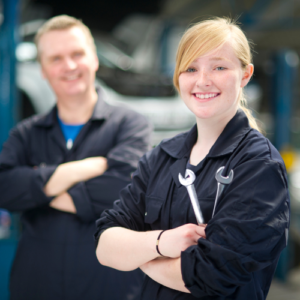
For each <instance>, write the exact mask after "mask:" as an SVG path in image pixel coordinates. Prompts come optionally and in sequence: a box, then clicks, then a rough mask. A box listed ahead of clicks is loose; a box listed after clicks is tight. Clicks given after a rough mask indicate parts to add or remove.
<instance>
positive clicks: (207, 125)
mask: <svg viewBox="0 0 300 300" xmlns="http://www.w3.org/2000/svg"><path fill="white" fill-rule="evenodd" d="M252 74H253V65H252V64H251V51H250V47H249V43H248V41H247V39H246V37H245V35H244V34H243V32H242V31H241V29H240V28H239V27H238V26H237V25H236V24H235V23H234V22H233V21H231V20H229V19H224V18H216V19H213V20H206V21H203V22H200V23H198V24H196V25H194V26H193V27H191V28H190V29H189V30H188V31H187V32H186V33H185V34H184V36H183V37H182V40H181V42H180V44H179V49H178V52H177V62H176V69H175V73H174V84H175V86H176V88H177V89H178V91H179V93H180V95H181V97H182V99H183V101H184V102H185V104H186V105H187V107H188V108H189V109H190V110H191V111H192V112H193V113H194V115H195V117H196V122H197V124H196V125H195V126H194V127H193V128H192V129H191V130H190V131H189V132H186V133H183V134H180V135H177V136H175V137H174V138H172V139H169V140H164V141H162V142H161V144H160V145H159V146H157V147H156V148H155V149H153V150H152V151H150V152H149V153H147V154H146V155H145V156H144V157H143V158H142V159H141V160H140V163H139V167H138V170H137V171H136V172H135V173H134V175H133V179H132V184H131V185H129V186H127V187H126V188H125V189H124V190H123V191H122V192H121V195H120V200H118V201H116V202H115V204H114V209H112V210H108V211H106V212H104V213H103V214H102V216H101V218H100V219H99V220H98V222H97V227H98V231H97V234H96V238H97V239H99V243H98V247H97V251H96V253H97V257H98V260H99V261H100V263H101V264H104V265H106V266H110V267H112V268H115V269H118V270H123V271H129V270H133V269H135V268H141V269H142V270H143V271H144V273H145V274H146V275H147V276H146V278H145V282H144V286H143V292H142V295H141V299H147V300H148V299H149V300H150V299H151V300H153V299H162V300H166V299H168V300H170V299H243V300H246V299H251V300H253V299H265V298H266V296H267V293H268V290H269V287H270V284H271V280H272V277H273V274H274V271H275V268H276V264H277V261H278V258H279V255H280V252H281V251H282V249H283V248H284V247H285V246H286V242H287V231H288V226H289V195H288V190H287V177H286V170H285V166H284V163H283V161H282V159H281V157H280V155H279V153H278V152H277V150H276V149H275V148H274V147H273V145H272V144H271V143H270V142H269V141H268V140H267V139H266V138H265V137H264V136H263V135H262V134H261V133H260V132H259V131H258V128H257V125H256V123H255V120H254V119H253V118H252V117H251V114H250V113H249V112H248V110H247V109H246V108H245V107H244V102H245V99H244V97H243V87H245V86H246V84H247V83H248V82H249V80H250V78H251V76H252ZM220 167H224V169H223V171H222V172H221V176H223V177H227V175H229V174H233V179H232V182H231V183H230V184H228V185H226V186H225V188H224V190H223V193H221V194H220V193H218V197H217V199H216V194H217V186H218V182H217V180H216V178H215V174H216V172H217V170H218V169H219V168H220ZM186 169H191V170H192V171H193V172H194V174H195V175H196V179H195V182H194V186H195V190H196V193H197V198H198V200H199V203H200V207H201V210H202V214H203V218H204V223H205V224H207V225H197V221H196V217H195V214H194V210H193V207H192V204H191V201H190V198H189V194H188V192H187V189H186V187H185V186H183V185H181V183H180V181H179V178H178V176H179V174H182V175H183V177H184V174H185V171H186ZM231 171H232V172H231ZM230 176H232V175H230ZM214 206H215V209H214ZM100 235H101V237H100ZM159 258H160V259H159ZM116 288H117V287H116Z"/></svg>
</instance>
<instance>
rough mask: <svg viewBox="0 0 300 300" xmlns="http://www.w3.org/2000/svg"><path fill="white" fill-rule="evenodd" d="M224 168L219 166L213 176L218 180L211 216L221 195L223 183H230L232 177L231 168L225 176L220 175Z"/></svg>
mask: <svg viewBox="0 0 300 300" xmlns="http://www.w3.org/2000/svg"><path fill="white" fill-rule="evenodd" d="M224 168H225V167H221V168H219V169H218V171H217V172H216V175H215V178H216V180H217V182H218V189H217V195H216V199H215V205H214V210H213V213H212V216H211V217H213V216H214V214H215V210H216V206H217V203H218V200H219V198H220V197H221V194H222V192H223V190H224V187H225V185H226V184H230V183H231V181H232V179H233V170H231V171H230V173H229V175H228V176H227V177H224V176H222V172H223V170H224Z"/></svg>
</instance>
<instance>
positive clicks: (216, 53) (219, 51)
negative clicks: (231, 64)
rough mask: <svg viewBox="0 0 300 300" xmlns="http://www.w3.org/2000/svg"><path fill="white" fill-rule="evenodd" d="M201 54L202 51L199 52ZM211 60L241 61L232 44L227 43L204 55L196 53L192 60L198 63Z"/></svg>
mask: <svg viewBox="0 0 300 300" xmlns="http://www.w3.org/2000/svg"><path fill="white" fill-rule="evenodd" d="M199 52H200V51H199ZM203 59H205V60H209V61H239V59H238V57H237V56H236V53H235V51H234V48H233V46H232V44H231V43H230V42H225V43H224V44H222V45H220V46H218V47H216V48H214V49H212V50H210V51H208V52H206V53H204V54H200V55H199V53H198V55H197V53H196V55H195V57H194V58H193V59H192V62H197V61H200V60H203Z"/></svg>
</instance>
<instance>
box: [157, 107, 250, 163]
mask: <svg viewBox="0 0 300 300" xmlns="http://www.w3.org/2000/svg"><path fill="white" fill-rule="evenodd" d="M250 130H251V127H250V125H249V121H248V118H247V116H246V115H245V113H244V112H243V110H242V109H239V110H238V111H237V113H236V114H235V116H234V117H233V118H232V119H231V120H230V121H229V122H228V123H227V125H226V126H225V128H224V130H223V132H222V133H221V135H220V136H219V137H218V139H217V140H216V142H215V143H214V145H213V146H212V148H211V149H210V151H209V153H208V155H207V157H218V156H223V155H226V154H230V153H232V152H233V151H234V150H235V149H236V147H237V146H238V144H239V143H240V141H241V140H242V139H243V137H244V136H245V134H246V133H248V132H249V131H250ZM196 141H197V125H194V126H193V127H192V129H191V130H190V131H188V132H185V133H182V134H180V135H177V136H176V137H174V138H172V139H168V140H165V141H163V142H162V143H161V148H162V149H163V150H164V151H165V152H166V153H168V154H169V155H170V156H172V157H174V158H177V159H181V158H183V157H189V155H190V152H191V149H192V147H193V145H194V144H195V143H196Z"/></svg>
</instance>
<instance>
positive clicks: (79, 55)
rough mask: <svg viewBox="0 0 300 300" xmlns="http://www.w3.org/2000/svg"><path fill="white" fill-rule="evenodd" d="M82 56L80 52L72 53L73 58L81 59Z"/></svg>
mask: <svg viewBox="0 0 300 300" xmlns="http://www.w3.org/2000/svg"><path fill="white" fill-rule="evenodd" d="M82 55H83V53H82V52H76V53H74V56H75V57H81V56H82Z"/></svg>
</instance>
